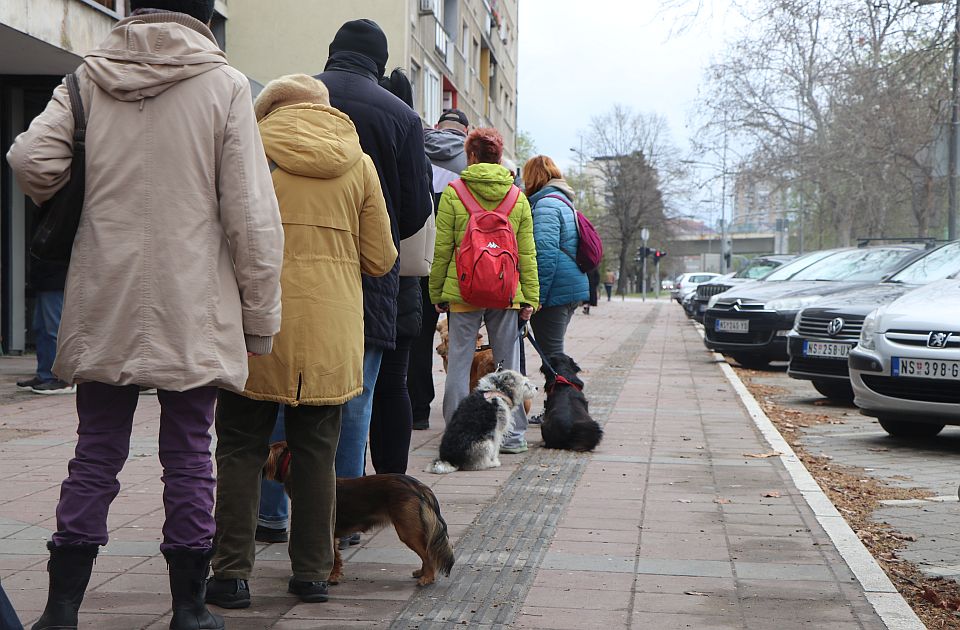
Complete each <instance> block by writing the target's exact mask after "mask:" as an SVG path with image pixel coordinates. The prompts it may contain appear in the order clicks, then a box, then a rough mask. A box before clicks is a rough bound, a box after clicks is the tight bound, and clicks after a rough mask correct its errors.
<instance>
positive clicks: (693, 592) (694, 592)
mask: <svg viewBox="0 0 960 630" xmlns="http://www.w3.org/2000/svg"><path fill="white" fill-rule="evenodd" d="M683 594H684V595H694V596H696V597H710V593H701V592H700V591H684V592H683Z"/></svg>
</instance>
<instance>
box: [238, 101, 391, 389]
mask: <svg viewBox="0 0 960 630" xmlns="http://www.w3.org/2000/svg"><path fill="white" fill-rule="evenodd" d="M260 133H261V135H262V136H263V144H264V146H265V147H266V150H267V156H268V157H269V158H270V159H271V160H273V161H274V162H275V163H276V164H277V169H276V170H274V172H273V182H274V184H275V186H276V190H277V198H278V199H279V200H280V214H281V216H282V218H283V229H284V234H285V241H284V254H283V274H282V276H281V283H282V286H283V323H282V324H281V326H280V334H278V335H277V337H276V339H275V341H274V346H273V353H272V354H270V356H266V357H256V358H253V359H250V379H249V380H248V381H247V387H246V391H245V392H244V395H245V396H249V397H250V398H256V399H260V400H274V401H278V402H282V403H286V404H288V405H300V404H303V405H339V404H342V403H345V402H346V401H348V400H350V399H351V398H354V397H355V396H357V395H359V394H360V392H361V391H362V390H363V290H362V287H361V284H360V272H361V271H362V272H363V273H365V274H367V275H370V276H382V275H384V274H385V273H387V272H388V271H390V270H391V269H392V268H393V263H394V262H395V261H396V260H397V250H396V248H395V247H394V245H393V236H392V233H391V231H390V216H389V215H388V214H387V206H386V203H385V202H384V200H383V193H382V192H381V189H380V180H379V178H378V177H377V170H376V168H374V166H373V161H372V160H371V159H370V158H369V157H368V156H366V155H364V153H363V150H362V149H361V148H360V138H359V137H358V136H357V131H356V129H355V128H354V126H353V123H352V122H351V121H350V119H349V118H348V117H347V115H346V114H343V113H342V112H340V111H339V110H336V109H334V108H332V107H328V106H326V105H310V104H306V103H304V104H300V105H288V106H286V107H281V108H279V109H277V110H275V111H274V112H272V113H271V114H270V115H268V116H267V117H266V118H264V119H263V120H261V121H260Z"/></svg>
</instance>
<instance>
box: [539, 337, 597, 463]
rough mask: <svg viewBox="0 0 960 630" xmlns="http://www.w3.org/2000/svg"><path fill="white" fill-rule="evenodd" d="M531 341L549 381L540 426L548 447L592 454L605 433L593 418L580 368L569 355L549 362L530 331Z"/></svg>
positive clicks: (542, 370)
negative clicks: (580, 375) (541, 360)
mask: <svg viewBox="0 0 960 630" xmlns="http://www.w3.org/2000/svg"><path fill="white" fill-rule="evenodd" d="M527 338H528V339H529V340H530V343H531V345H533V348H534V350H536V351H537V353H538V354H539V355H540V358H541V359H543V367H542V368H540V371H541V372H543V375H544V376H545V377H546V379H547V382H546V386H545V387H544V390H545V391H546V392H547V402H546V405H545V407H544V412H543V424H541V425H540V434H541V435H542V436H543V444H544V446H546V447H547V448H558V449H564V450H568V451H577V452H581V453H582V452H585V451H592V450H593V449H595V448H596V447H597V445H598V444H599V443H600V440H601V439H603V429H602V428H600V425H599V424H598V423H597V421H596V420H594V419H593V418H591V417H590V409H589V404H588V403H587V397H586V396H584V395H583V381H581V380H580V377H578V376H577V374H579V373H580V371H581V370H580V366H579V365H577V363H576V362H575V361H574V360H573V359H572V358H570V357H569V356H567V355H565V354H556V355H554V356H552V357H550V358H549V360H548V359H547V357H546V356H544V354H543V350H542V349H541V348H540V345H539V344H538V343H537V341H536V339H534V338H533V335H530V334H529V331H527Z"/></svg>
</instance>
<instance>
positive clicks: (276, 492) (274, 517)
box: [257, 405, 290, 529]
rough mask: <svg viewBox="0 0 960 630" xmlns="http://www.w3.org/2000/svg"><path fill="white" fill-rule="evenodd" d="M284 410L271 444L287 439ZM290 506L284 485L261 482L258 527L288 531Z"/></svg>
mask: <svg viewBox="0 0 960 630" xmlns="http://www.w3.org/2000/svg"><path fill="white" fill-rule="evenodd" d="M284 409H285V407H284V406H283V405H280V413H278V414H277V424H276V425H274V427H273V433H271V434H270V443H271V444H273V443H274V442H279V441H281V440H286V439H287V432H286V430H285V424H284V417H283V410H284ZM289 506H290V504H289V502H288V501H287V492H286V490H284V488H283V484H282V483H279V482H277V481H270V480H269V479H261V480H260V513H259V514H258V516H257V525H260V526H263V527H267V528H269V529H286V528H287V520H288V518H289V517H290V507H289Z"/></svg>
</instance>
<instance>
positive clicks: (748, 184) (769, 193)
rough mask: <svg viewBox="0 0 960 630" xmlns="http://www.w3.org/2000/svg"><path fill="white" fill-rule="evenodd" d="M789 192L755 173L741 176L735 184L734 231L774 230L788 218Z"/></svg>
mask: <svg viewBox="0 0 960 630" xmlns="http://www.w3.org/2000/svg"><path fill="white" fill-rule="evenodd" d="M786 213H787V189H786V188H785V187H783V186H781V185H780V184H779V183H778V182H776V181H774V180H772V179H770V178H768V177H765V176H763V175H759V174H756V173H754V172H751V171H741V172H740V173H738V174H737V177H736V181H735V182H734V185H733V220H732V221H731V228H732V229H733V230H734V231H739V232H756V231H766V230H772V229H774V228H775V227H776V225H777V220H778V219H779V220H783V219H784V218H786Z"/></svg>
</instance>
